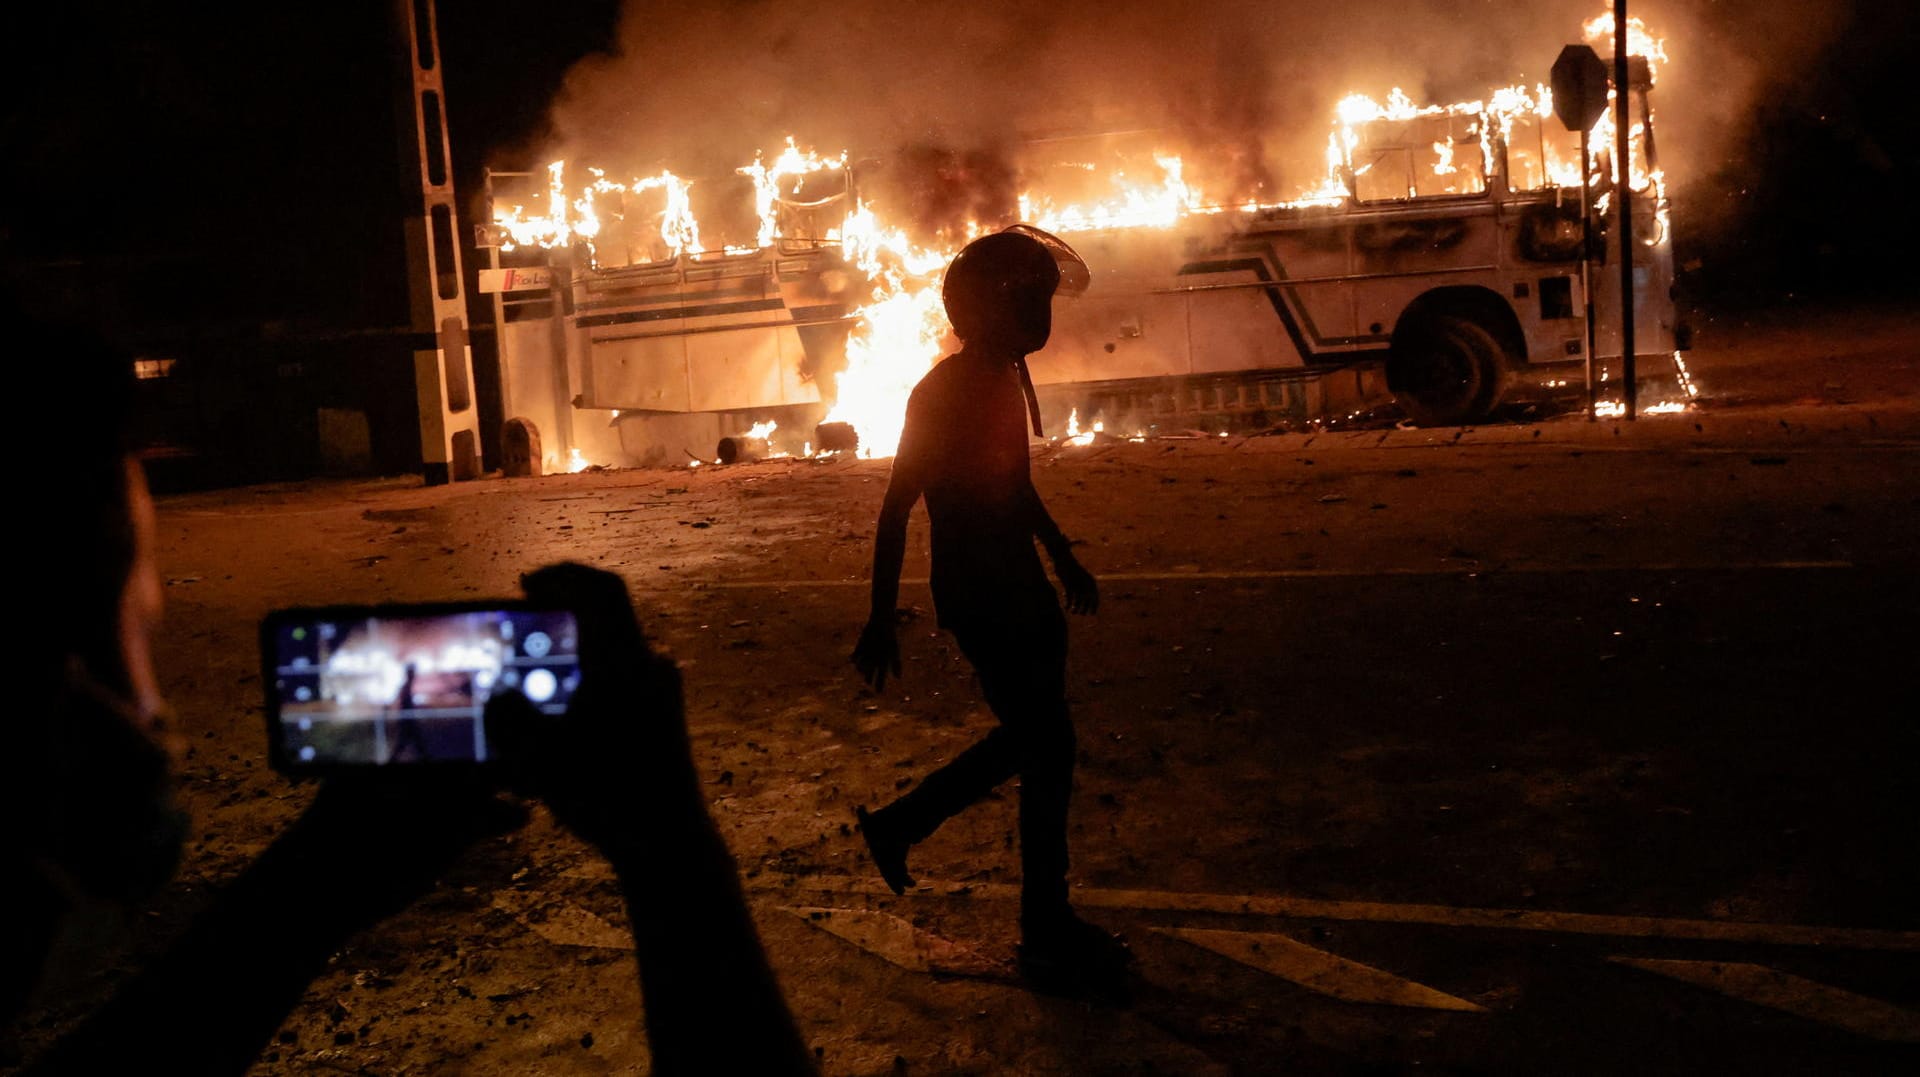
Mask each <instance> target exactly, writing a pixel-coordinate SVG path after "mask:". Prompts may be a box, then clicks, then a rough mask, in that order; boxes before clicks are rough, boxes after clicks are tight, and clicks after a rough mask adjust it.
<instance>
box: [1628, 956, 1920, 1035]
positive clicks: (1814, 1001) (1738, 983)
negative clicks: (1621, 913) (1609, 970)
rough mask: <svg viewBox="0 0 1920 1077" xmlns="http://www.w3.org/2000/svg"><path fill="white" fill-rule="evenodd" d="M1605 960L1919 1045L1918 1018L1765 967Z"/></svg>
mask: <svg viewBox="0 0 1920 1077" xmlns="http://www.w3.org/2000/svg"><path fill="white" fill-rule="evenodd" d="M1608 960H1610V961H1612V962H1614V963H1615V964H1618V965H1626V966H1629V967H1631V968H1636V969H1642V970H1644V971H1647V972H1651V973H1654V974H1656V975H1660V976H1666V977H1669V978H1671V979H1675V980H1680V981H1682V982H1685V983H1690V984H1693V985H1695V986H1696V987H1704V988H1707V989H1708V990H1710V991H1718V992H1719V993H1721V994H1723V995H1729V996H1732V997H1733V998H1737V999H1740V1000H1741V1001H1743V1002H1751V1003H1754V1004H1755V1005H1759V1006H1767V1007H1770V1008H1772V1009H1776V1010H1783V1011H1785V1012H1787V1013H1790V1014H1794V1015H1795V1016H1798V1017H1804V1018H1807V1019H1808V1020H1810V1021H1819V1022H1820V1023H1822V1024H1828V1025H1833V1026H1835V1027H1837V1028H1843V1029H1846V1030H1847V1031H1848V1032H1852V1033H1854V1034H1855V1035H1859V1036H1868V1037H1871V1038H1873V1039H1876V1040H1890V1041H1892V1042H1894V1043H1920V1013H1915V1012H1914V1011H1912V1010H1907V1009H1903V1008H1901V1007H1899V1006H1895V1005H1893V1004H1892V1003H1890V1002H1882V1001H1880V1000H1879V999H1877V998H1868V997H1867V996H1866V995H1856V994H1854V993H1853V992H1851V991H1844V990H1842V989H1840V988H1838V987H1833V986H1830V985H1828V984H1823V983H1820V982H1819V981H1817V980H1809V979H1807V978H1806V977H1804V976H1795V975H1792V974H1791V973H1786V972H1781V971H1779V970H1778V969H1770V968H1768V967H1767V966H1765V965H1753V964H1748V963H1746V962H1743V961H1670V960H1662V959H1657V958H1648V957H1618V956H1616V957H1612V958H1609V959H1608Z"/></svg>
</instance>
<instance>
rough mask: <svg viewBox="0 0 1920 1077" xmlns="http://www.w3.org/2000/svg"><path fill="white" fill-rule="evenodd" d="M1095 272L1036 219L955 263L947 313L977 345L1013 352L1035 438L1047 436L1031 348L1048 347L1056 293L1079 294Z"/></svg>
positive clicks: (976, 244)
mask: <svg viewBox="0 0 1920 1077" xmlns="http://www.w3.org/2000/svg"><path fill="white" fill-rule="evenodd" d="M1089 279H1090V275H1089V273H1088V271H1087V263H1086V261H1085V260H1083V259H1082V258H1081V257H1080V255H1079V253H1078V252H1077V251H1075V250H1074V249H1073V248H1072V247H1070V246H1068V245H1067V244H1066V241H1064V240H1062V239H1060V238H1059V237H1057V236H1053V235H1050V234H1048V233H1046V232H1043V231H1041V230H1040V229H1038V228H1035V227H1033V226H1032V225H1030V224H1016V225H1014V226H1013V227H1011V228H1009V229H1007V230H1006V231H1004V232H996V233H994V234H993V235H990V236H981V237H980V238H979V239H976V240H974V241H973V242H972V243H969V244H967V245H966V248H965V249H963V250H962V251H961V252H960V253H959V254H958V255H956V256H955V257H954V259H953V261H952V262H951V263H950V264H949V265H948V266H947V277H946V281H945V282H944V283H943V284H942V286H941V298H942V299H943V300H945V302H946V306H947V320H948V321H949V322H951V323H953V331H954V333H955V335H957V336H958V337H959V338H960V339H961V340H963V341H966V342H967V343H968V344H969V345H981V346H984V347H986V348H987V349H988V350H1000V349H1004V350H1006V351H1008V352H1011V353H1012V355H1011V358H1012V359H1013V364H1014V366H1015V367H1016V368H1017V369H1018V370H1019V372H1020V385H1021V388H1022V389H1023V390H1024V391H1025V393H1026V397H1027V414H1028V416H1029V417H1030V418H1031V420H1032V423H1033V433H1034V436H1035V437H1042V436H1044V435H1043V434H1042V433H1041V423H1040V399H1039V397H1038V395H1037V394H1035V392H1034V389H1033V376H1032V375H1031V374H1030V373H1029V372H1028V371H1027V353H1028V352H1031V351H1037V350H1039V349H1040V348H1041V347H1043V346H1045V345H1046V343H1047V337H1048V336H1049V335H1050V334H1051V333H1052V329H1053V314H1052V308H1051V304H1052V302H1053V296H1054V293H1055V292H1062V293H1065V294H1067V295H1079V294H1080V293H1081V292H1083V291H1085V290H1086V287H1087V283H1088V281H1089Z"/></svg>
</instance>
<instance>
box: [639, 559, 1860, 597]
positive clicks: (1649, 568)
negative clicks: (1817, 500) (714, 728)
mask: <svg viewBox="0 0 1920 1077" xmlns="http://www.w3.org/2000/svg"><path fill="white" fill-rule="evenodd" d="M1853 567H1855V566H1854V564H1853V562H1851V561H1716V562H1714V563H1712V564H1682V563H1678V562H1663V563H1656V564H1647V565H1543V564H1533V563H1522V564H1511V565H1459V566H1454V565H1448V566H1444V567H1441V568H1369V569H1338V568H1281V569H1239V570H1226V571H1218V572H1101V573H1097V575H1098V577H1099V579H1100V581H1101V582H1103V583H1108V582H1124V583H1183V582H1186V581H1188V580H1362V579H1370V578H1373V577H1400V576H1406V577H1416V578H1418V577H1428V578H1434V577H1439V578H1445V577H1456V576H1552V575H1560V574H1575V573H1583V574H1592V573H1599V572H1832V571H1838V570H1842V569H1851V568H1853ZM900 582H901V583H902V584H910V585H924V584H925V583H926V582H927V578H926V577H925V576H905V577H902V578H901V580H900ZM871 585H872V581H871V580H866V579H840V580H693V581H687V582H682V583H676V584H672V585H668V584H660V585H658V586H648V585H647V584H644V583H642V584H638V585H636V586H635V587H634V590H636V591H687V590H696V591H697V590H711V591H754V590H779V591H786V590H804V589H808V588H823V589H830V588H839V587H869V586H871Z"/></svg>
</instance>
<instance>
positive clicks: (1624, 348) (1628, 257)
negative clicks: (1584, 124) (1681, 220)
mask: <svg viewBox="0 0 1920 1077" xmlns="http://www.w3.org/2000/svg"><path fill="white" fill-rule="evenodd" d="M1629 85H1631V82H1630V81H1629V79H1628V71H1627V0H1613V87H1614V94H1613V135H1614V150H1613V159H1614V166H1613V171H1614V176H1615V179H1614V184H1613V207H1614V212H1615V213H1616V214H1618V215H1619V221H1620V228H1619V232H1620V376H1621V380H1623V381H1625V382H1626V384H1625V385H1624V386H1622V387H1621V389H1622V391H1623V393H1624V394H1625V396H1626V404H1627V418H1628V420H1632V419H1633V418H1634V405H1635V400H1634V396H1635V392H1634V377H1633V155H1632V149H1631V145H1630V142H1631V139H1630V137H1629V136H1630V134H1631V129H1632V122H1633V116H1632V112H1633V109H1632V101H1633V95H1632V94H1630V93H1628V92H1627V87H1628V86H1629Z"/></svg>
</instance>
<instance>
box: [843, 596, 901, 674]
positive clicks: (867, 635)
mask: <svg viewBox="0 0 1920 1077" xmlns="http://www.w3.org/2000/svg"><path fill="white" fill-rule="evenodd" d="M853 665H854V668H855V669H858V670H859V671H860V679H861V680H863V681H866V682H867V683H868V684H870V685H872V686H873V690H874V691H876V692H878V691H880V690H881V689H882V688H885V687H886V685H887V675H888V674H889V673H891V674H892V675H893V676H894V677H896V678H898V677H899V676H900V639H899V636H898V635H897V634H896V633H895V632H894V629H893V618H892V617H890V616H888V615H886V614H882V613H875V614H874V615H873V617H872V618H871V619H870V620H868V621H867V627H866V628H864V629H861V630H860V642H858V643H856V644H854V645H853Z"/></svg>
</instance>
